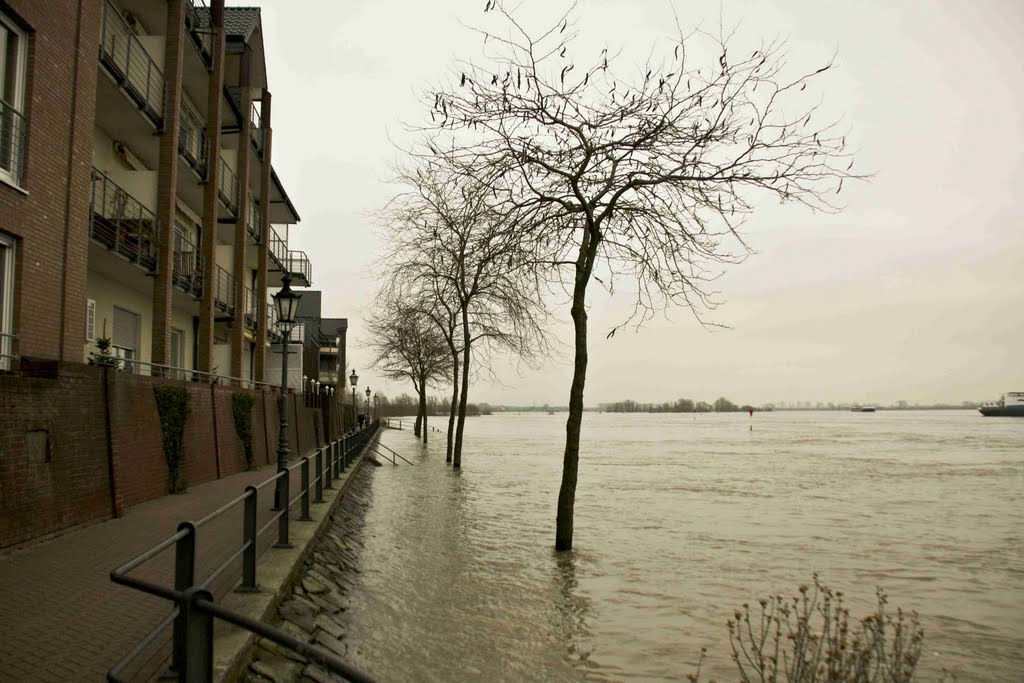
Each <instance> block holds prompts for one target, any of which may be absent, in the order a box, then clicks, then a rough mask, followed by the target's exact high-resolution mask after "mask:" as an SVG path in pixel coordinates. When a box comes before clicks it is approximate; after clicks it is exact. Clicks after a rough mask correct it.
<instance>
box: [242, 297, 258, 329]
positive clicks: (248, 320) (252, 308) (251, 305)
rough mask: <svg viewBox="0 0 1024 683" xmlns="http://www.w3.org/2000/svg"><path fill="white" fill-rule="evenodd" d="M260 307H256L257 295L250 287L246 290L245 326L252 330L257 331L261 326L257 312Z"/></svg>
mask: <svg viewBox="0 0 1024 683" xmlns="http://www.w3.org/2000/svg"><path fill="white" fill-rule="evenodd" d="M258 310H259V307H258V306H257V305H256V294H255V292H253V291H252V290H251V289H249V288H248V287H246V288H245V326H246V327H248V328H249V329H250V330H253V331H255V330H256V329H257V327H258V326H259V319H258V317H257V311H258Z"/></svg>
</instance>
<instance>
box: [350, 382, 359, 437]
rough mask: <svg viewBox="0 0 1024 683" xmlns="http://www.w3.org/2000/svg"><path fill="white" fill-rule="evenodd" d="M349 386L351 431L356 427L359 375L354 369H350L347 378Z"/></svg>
mask: <svg viewBox="0 0 1024 683" xmlns="http://www.w3.org/2000/svg"><path fill="white" fill-rule="evenodd" d="M348 381H349V384H351V385H352V429H353V430H354V429H355V427H356V385H357V384H358V383H359V375H357V374H356V369H355V368H352V374H351V375H349V376H348Z"/></svg>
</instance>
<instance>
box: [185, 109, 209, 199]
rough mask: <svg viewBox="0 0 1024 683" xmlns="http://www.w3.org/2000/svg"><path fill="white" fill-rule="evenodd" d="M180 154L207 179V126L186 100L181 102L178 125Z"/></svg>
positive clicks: (193, 168) (200, 175) (201, 176)
mask: <svg viewBox="0 0 1024 683" xmlns="http://www.w3.org/2000/svg"><path fill="white" fill-rule="evenodd" d="M178 154H180V155H181V158H182V159H184V160H185V163H187V164H188V165H189V166H191V167H192V170H193V171H195V172H196V173H197V174H198V175H199V177H200V178H202V179H205V178H206V168H207V164H208V161H207V145H206V126H205V124H203V122H202V119H200V118H199V114H197V113H196V111H195V110H194V109H193V108H192V107H191V106H190V105H189V104H188V103H187V102H186V101H185V99H184V98H182V100H181V117H180V120H179V123H178Z"/></svg>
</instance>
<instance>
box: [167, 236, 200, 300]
mask: <svg viewBox="0 0 1024 683" xmlns="http://www.w3.org/2000/svg"><path fill="white" fill-rule="evenodd" d="M172 266H173V269H172V273H171V281H172V282H173V283H174V285H175V286H176V287H179V288H180V289H181V290H183V291H185V292H187V293H189V294H191V295H192V296H194V297H196V298H199V297H201V296H202V295H203V257H202V254H201V253H200V251H199V248H198V247H197V246H196V245H194V244H192V243H191V242H190V241H189V240H187V239H185V237H184V235H182V234H181V233H178V234H176V235H175V237H174V262H173V264H172Z"/></svg>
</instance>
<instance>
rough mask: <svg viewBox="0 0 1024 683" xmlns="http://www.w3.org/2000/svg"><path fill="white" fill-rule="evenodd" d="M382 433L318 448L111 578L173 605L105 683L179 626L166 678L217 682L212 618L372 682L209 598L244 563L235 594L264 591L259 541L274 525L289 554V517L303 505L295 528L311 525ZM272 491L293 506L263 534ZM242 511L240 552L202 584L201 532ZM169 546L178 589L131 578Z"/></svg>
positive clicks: (353, 435) (281, 509)
mask: <svg viewBox="0 0 1024 683" xmlns="http://www.w3.org/2000/svg"><path fill="white" fill-rule="evenodd" d="M379 426H380V422H379V421H374V422H371V423H369V424H368V425H366V427H364V428H362V429H360V430H357V431H353V432H350V433H348V434H346V435H345V436H343V437H341V438H340V439H336V440H335V441H333V442H331V443H329V444H328V445H326V446H323V447H322V448H318V449H317V450H316V452H315V453H314V454H313V457H312V458H310V456H305V457H303V458H301V459H299V461H298V462H296V463H295V464H294V465H291V466H290V467H288V468H287V469H281V470H279V471H278V472H277V473H276V474H274V476H272V477H270V478H268V479H266V480H265V481H263V482H262V483H260V484H258V485H256V486H249V487H246V489H245V492H244V493H242V494H241V495H239V496H238V497H237V498H235V499H234V500H231V501H229V502H227V503H225V504H224V505H222V506H221V507H220V508H218V509H217V510H214V511H213V512H211V513H210V514H208V515H206V516H205V517H203V518H202V519H200V520H198V521H196V522H182V523H181V524H179V525H178V530H177V532H176V533H174V534H173V535H171V536H169V537H167V538H166V539H164V540H163V541H161V542H159V543H157V544H156V545H154V546H153V547H152V548H150V549H149V550H147V551H145V552H144V553H142V554H141V555H139V556H137V557H135V558H134V559H132V560H129V561H128V562H126V563H125V564H123V565H122V566H120V567H118V568H117V569H115V570H113V571H112V572H110V580H111V581H113V582H114V583H117V584H120V585H122V586H128V587H129V588H134V589H135V590H138V591H142V592H143V593H147V594H149V595H154V596H156V597H159V598H163V599H165V600H168V601H170V602H172V603H173V604H174V606H173V607H172V608H171V610H170V612H169V613H168V614H167V616H166V617H164V619H163V620H161V621H160V623H159V624H157V625H156V627H155V628H154V629H153V630H152V631H150V632H149V633H148V634H146V635H145V636H144V637H143V638H142V639H141V640H140V641H139V643H138V644H137V645H136V646H135V647H134V648H132V650H131V652H129V653H128V654H127V655H125V657H124V658H123V659H122V660H121V661H119V662H118V663H117V664H116V665H115V666H114V667H113V668H112V669H111V670H110V671H109V672H108V673H107V680H108V681H117V682H121V681H128V680H129V679H127V678H125V677H124V671H125V669H126V667H127V666H128V665H129V664H130V663H131V662H132V661H133V660H135V659H136V658H137V657H138V656H139V655H140V654H142V653H143V652H144V651H145V650H146V648H148V647H149V646H150V645H151V644H152V643H153V642H154V641H155V640H156V639H157V637H159V635H160V634H161V633H162V632H163V631H164V629H166V628H167V627H168V626H170V625H171V624H173V628H174V631H173V640H172V650H171V668H170V669H169V671H168V673H169V674H171V675H173V676H175V677H177V678H178V680H179V681H184V682H187V683H194V682H195V683H210V682H211V681H212V680H213V661H214V660H213V640H214V637H213V624H214V619H220V620H222V621H226V622H228V623H230V624H234V625H235V626H237V627H239V628H243V629H246V630H248V631H251V632H252V633H255V634H256V635H259V636H261V637H263V638H267V639H269V640H272V641H274V642H275V643H277V644H278V645H281V646H283V647H286V648H289V649H290V650H293V651H295V652H297V653H299V654H301V655H302V656H303V657H305V658H306V659H308V660H310V661H313V662H316V663H317V664H319V665H320V666H322V667H323V668H325V669H327V670H328V671H330V672H332V673H335V674H338V675H339V676H342V677H344V678H345V679H347V680H349V681H357V682H362V681H367V682H368V681H372V680H373V679H372V678H371V677H370V676H369V675H367V674H365V673H363V672H362V671H359V670H358V669H356V668H354V667H352V666H351V665H349V664H347V663H346V662H345V661H343V660H342V659H341V658H339V657H338V656H336V655H335V654H333V653H332V652H330V651H328V650H325V649H323V648H320V647H317V646H315V645H312V644H310V643H304V642H302V641H301V640H298V639H297V638H295V637H293V636H292V635H290V634H289V633H287V632H286V631H283V630H281V629H279V628H276V627H274V626H270V625H269V624H264V623H262V622H260V621H257V620H255V619H251V618H250V617H247V616H245V615H244V614H240V613H238V612H236V611H234V610H231V609H229V608H227V607H224V606H223V605H220V604H217V603H216V602H215V601H214V597H213V594H212V593H211V592H210V586H211V585H212V584H213V582H214V581H215V580H216V579H217V578H218V577H220V576H221V575H222V574H223V573H224V572H225V571H226V570H227V569H228V568H229V567H230V566H231V565H232V564H233V563H234V562H235V561H236V560H238V558H239V557H241V560H242V578H241V581H240V582H239V584H238V586H237V587H236V588H235V590H236V591H239V592H254V591H258V590H260V589H259V586H258V584H257V582H256V577H257V539H258V538H259V537H260V535H261V534H262V533H263V532H264V531H266V530H267V529H269V528H270V527H271V526H273V525H274V524H275V523H276V524H277V542H276V543H275V544H274V546H273V547H274V548H289V547H291V545H290V543H289V541H288V532H289V526H290V518H289V511H290V510H291V509H292V508H294V507H295V506H296V505H298V509H299V517H298V520H297V521H299V522H304V521H312V520H311V518H310V516H309V511H310V504H311V503H323V502H325V501H324V499H323V491H324V489H331V488H333V481H334V479H336V478H338V477H340V476H341V474H342V472H344V471H345V469H346V468H347V467H348V466H349V465H350V464H352V463H353V461H354V459H355V456H356V455H358V453H359V452H361V451H362V450H363V449H364V448H370V449H371V450H372V448H373V447H372V446H371V445H370V442H371V440H372V438H373V436H374V435H375V434H376V433H377V430H378V428H379ZM389 450H390V449H389ZM399 457H401V456H399ZM403 460H404V458H403ZM407 462H408V461H407ZM311 463H312V467H313V473H314V474H315V476H314V477H313V479H312V480H310V465H311ZM295 469H299V471H300V491H299V494H298V495H297V496H295V497H294V498H290V497H289V482H290V475H291V472H293V471H294V470H295ZM279 480H280V482H279ZM270 484H275V488H276V490H277V491H279V492H280V493H279V496H280V499H281V500H285V501H287V502H286V504H285V505H283V506H282V505H279V504H278V503H279V502H280V501H279V500H275V506H274V507H273V508H272V510H273V511H275V512H276V513H277V514H275V515H274V516H272V517H271V518H270V521H269V522H267V523H266V524H264V525H263V527H262V528H257V510H258V508H257V505H258V500H259V493H260V491H261V490H263V489H265V488H267V487H268V486H269V485H270ZM239 504H241V505H242V506H243V521H242V544H241V546H240V547H238V548H236V549H235V550H234V552H233V553H232V554H231V556H230V557H229V558H228V559H226V560H225V561H224V562H222V563H221V564H220V565H218V566H217V567H216V568H214V569H213V570H212V571H210V573H209V574H208V575H207V576H206V578H205V579H203V580H202V581H200V582H197V580H196V560H197V553H196V541H197V538H198V536H199V530H200V529H201V528H202V527H203V526H205V525H206V524H208V523H210V522H211V521H213V520H214V519H217V518H218V517H221V516H222V515H224V513H226V512H228V511H229V510H232V509H234V508H235V507H236V506H237V505H239ZM171 546H174V587H173V588H171V587H168V586H163V585H160V584H158V583H155V582H153V581H149V580H146V579H142V578H138V577H136V576H132V575H131V572H133V571H134V570H136V569H138V568H139V567H141V566H142V565H144V564H145V563H146V562H148V561H149V560H151V559H153V558H154V557H156V556H157V555H159V554H160V553H162V552H163V551H165V550H167V549H169V548H170V547H171Z"/></svg>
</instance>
